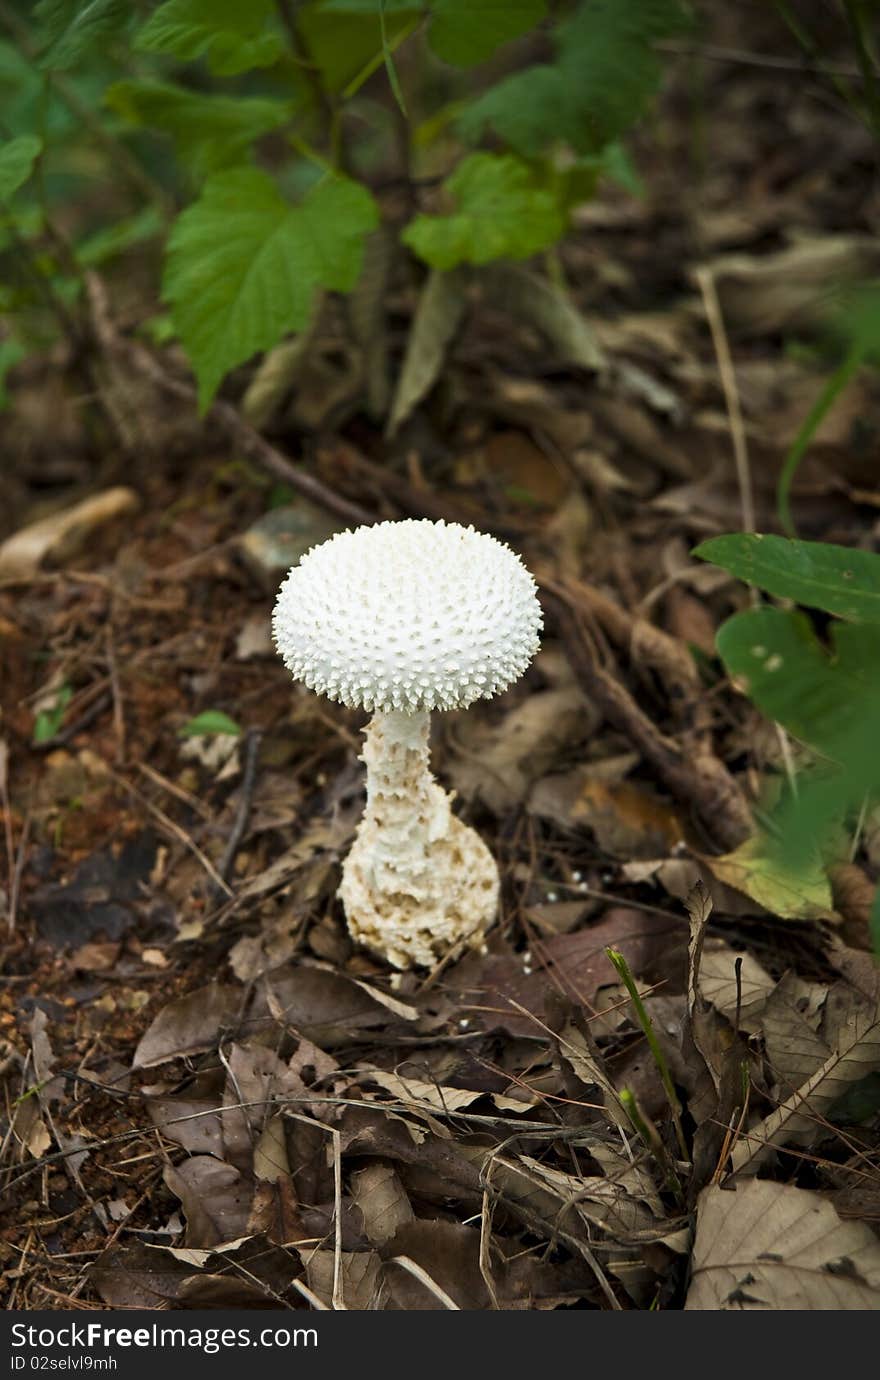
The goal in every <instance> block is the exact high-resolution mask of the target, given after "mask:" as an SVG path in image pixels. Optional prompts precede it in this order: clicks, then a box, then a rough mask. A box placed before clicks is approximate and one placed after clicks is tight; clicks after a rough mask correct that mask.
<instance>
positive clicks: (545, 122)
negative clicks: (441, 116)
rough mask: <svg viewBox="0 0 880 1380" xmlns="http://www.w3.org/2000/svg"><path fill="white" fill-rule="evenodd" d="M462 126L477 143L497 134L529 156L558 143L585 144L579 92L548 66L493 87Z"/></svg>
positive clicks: (463, 116) (462, 120)
mask: <svg viewBox="0 0 880 1380" xmlns="http://www.w3.org/2000/svg"><path fill="white" fill-rule="evenodd" d="M457 125H458V128H459V130H460V132H461V134H462V136H463V137H464V138H465V139H468V140H469V141H470V142H471V143H478V142H479V140H480V139H482V137H483V135H484V133H485V132H486V130H487V129H493V130H494V131H495V133H496V134H499V135H500V136H501V138H502V139H504V140H505V141H506V142H507V143H508V144H509V145H510V147H511V148H512V149H515V150H516V151H517V153H522V154H525V155H526V157H534V156H535V155H536V154H539V153H540V152H541V151H542V149H544V148H545V147H546V146H547V145H548V144H550V143H556V142H557V141H558V142H561V143H565V144H571V145H572V147H573V148H580V147H582V145H583V143H584V119H583V115H582V113H581V111H580V109H579V107H578V103H577V99H576V95H575V92H574V91H573V90H572V89H571V88H570V87H569V86H568V84H567V82H566V80H565V77H564V75H563V74H562V72H561V71H560V70H559V68H558V67H551V66H549V65H548V64H545V63H541V64H538V65H537V66H535V67H527V68H526V70H525V71H524V72H515V73H514V75H513V76H511V77H507V78H505V79H504V80H503V81H499V82H496V83H495V85H494V86H490V87H489V89H488V91H486V92H485V93H484V94H483V95H482V96H478V97H477V99H476V100H475V101H472V102H471V104H470V105H469V106H467V107H466V108H465V109H464V110H463V111H462V113H461V115H460V116H459V118H458V121H457Z"/></svg>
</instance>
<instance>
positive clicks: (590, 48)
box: [459, 0, 690, 155]
mask: <svg viewBox="0 0 880 1380" xmlns="http://www.w3.org/2000/svg"><path fill="white" fill-rule="evenodd" d="M689 24H690V16H689V14H688V11H687V9H686V8H685V6H684V5H683V4H681V3H680V0H586V2H585V3H583V4H582V5H581V6H580V7H579V8H578V10H577V11H576V13H575V14H574V15H573V16H572V17H571V18H570V19H568V20H566V21H565V22H564V23H562V24H560V25H559V26H558V27H557V28H556V29H555V31H554V42H555V47H556V54H557V55H556V60H555V62H554V63H553V64H541V65H539V66H536V67H531V68H527V69H526V70H525V71H524V72H519V73H516V74H514V75H513V76H511V77H508V78H507V79H506V80H504V81H501V82H498V83H497V84H496V85H495V86H492V87H490V89H489V90H488V91H486V92H485V93H484V94H483V95H481V96H478V97H477V99H476V100H475V101H474V102H473V103H472V104H471V106H470V107H469V109H468V110H466V111H465V112H464V113H463V115H462V117H461V119H460V122H459V127H460V129H461V131H462V133H463V134H464V136H465V137H466V138H468V139H470V140H474V141H475V140H477V139H479V138H481V137H482V135H483V133H484V132H485V130H486V128H487V127H491V128H492V129H494V130H495V132H496V134H498V135H500V136H501V138H502V139H504V140H506V142H507V143H508V144H509V145H510V146H511V148H514V149H516V150H517V151H518V152H519V153H523V154H526V155H533V154H536V153H538V152H540V150H541V149H543V148H544V147H546V146H547V145H548V144H553V143H557V142H563V143H567V144H570V145H571V146H572V147H573V148H575V149H577V150H578V151H580V152H582V153H596V152H598V150H599V149H601V148H602V147H603V145H605V144H607V143H608V142H610V141H611V140H612V139H616V138H617V137H618V136H619V135H620V134H622V133H623V132H624V131H625V130H627V129H628V128H629V127H630V126H631V125H633V124H635V122H636V121H637V120H638V119H640V118H641V116H642V115H644V113H645V111H646V110H647V108H648V106H649V104H650V102H651V101H652V100H653V98H654V96H655V95H656V93H657V88H658V87H659V84H660V78H661V76H662V70H663V69H662V61H661V58H660V56H659V54H658V53H657V51H656V48H655V44H656V42H657V41H658V40H659V39H662V38H669V37H671V36H673V35H674V34H677V33H681V32H682V31H683V30H685V29H686V28H687V27H688V26H689Z"/></svg>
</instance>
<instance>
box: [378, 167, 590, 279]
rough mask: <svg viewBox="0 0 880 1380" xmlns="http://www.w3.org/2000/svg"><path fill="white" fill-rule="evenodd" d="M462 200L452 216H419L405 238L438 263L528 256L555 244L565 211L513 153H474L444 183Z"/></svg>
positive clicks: (421, 254)
mask: <svg viewBox="0 0 880 1380" xmlns="http://www.w3.org/2000/svg"><path fill="white" fill-rule="evenodd" d="M444 188H445V190H446V191H447V192H448V193H450V195H452V196H453V197H454V198H455V200H456V202H457V203H458V205H457V209H456V210H455V211H453V212H452V213H451V214H450V215H448V216H425V215H420V216H416V217H415V219H414V220H412V221H410V223H409V225H407V227H406V228H405V230H404V231H403V234H402V236H401V238H402V239H403V240H404V242H405V243H406V244H408V245H409V246H410V248H411V249H413V250H415V252H416V254H418V255H419V257H420V258H422V259H424V260H425V262H426V263H429V264H430V265H431V267H432V268H442V269H449V268H455V267H456V265H458V264H461V263H470V264H486V263H490V262H492V260H494V259H504V258H508V259H527V258H529V257H530V255H532V254H536V253H537V252H538V251H539V250H541V249H546V248H547V246H548V245H551V244H555V242H556V241H557V240H558V239H559V238H560V237H561V235H562V234H563V231H564V229H565V217H564V216H563V213H562V212H561V210H560V209H559V206H558V205H557V203H556V200H555V198H554V197H553V196H552V195H551V194H550V193H549V192H547V191H544V190H542V189H541V188H540V187H538V186H537V185H536V183H535V181H534V178H533V175H532V171H531V169H530V168H529V167H528V166H527V165H526V164H525V163H522V162H521V161H520V160H519V159H518V158H514V157H512V156H511V155H510V154H507V155H504V156H503V157H499V156H498V155H497V154H493V153H473V154H471V155H470V157H468V158H465V159H463V160H462V162H461V163H459V165H458V167H457V168H456V169H455V172H454V173H453V174H452V175H451V177H449V178H447V180H446V182H445V183H444Z"/></svg>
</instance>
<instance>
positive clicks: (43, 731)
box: [33, 685, 73, 743]
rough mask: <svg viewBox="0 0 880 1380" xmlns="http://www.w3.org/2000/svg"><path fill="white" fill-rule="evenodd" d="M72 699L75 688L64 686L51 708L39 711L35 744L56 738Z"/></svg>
mask: <svg viewBox="0 0 880 1380" xmlns="http://www.w3.org/2000/svg"><path fill="white" fill-rule="evenodd" d="M72 699H73V686H72V685H62V686H61V688H60V689H59V691H58V693H57V694H56V696H55V701H54V703H53V704H52V705H51V707H49V708H48V709H41V710H40V711H39V713H38V714H37V717H36V719H35V720H34V736H33V741H34V742H35V743H47V742H48V741H49V739H50V738H54V737H55V734H56V733H57V732H58V731H59V729H60V728H61V725H62V723H63V722H64V715H65V713H66V711H67V706H68V705H69V704H70V701H71V700H72Z"/></svg>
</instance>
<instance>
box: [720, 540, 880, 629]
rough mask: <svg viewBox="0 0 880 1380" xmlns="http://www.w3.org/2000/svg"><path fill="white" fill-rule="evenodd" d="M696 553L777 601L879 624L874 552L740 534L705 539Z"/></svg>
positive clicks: (879, 565) (878, 570)
mask: <svg viewBox="0 0 880 1380" xmlns="http://www.w3.org/2000/svg"><path fill="white" fill-rule="evenodd" d="M694 555H695V556H699V557H700V559H701V560H704V561H712V563H713V564H714V565H720V566H721V567H722V569H723V570H729V571H730V573H731V575H735V576H736V577H737V579H739V580H745V582H746V584H749V585H756V586H757V587H758V589H765V590H767V592H768V593H770V594H775V595H777V597H779V598H782V599H793V600H795V602H796V603H798V604H805V605H806V606H807V607H808V608H813V609H824V611H825V612H826V613H835V614H837V616H838V617H839V618H849V619H854V620H856V621H860V622H863V623H880V556H878V555H876V554H875V553H874V552H871V551H856V550H854V549H852V548H851V547H848V546H832V545H831V544H830V543H828V542H821V541H791V540H789V539H788V538H787V537H775V536H759V535H749V534H747V533H741V534H735V535H732V536H726V537H713V538H712V539H711V540H710V541H704V542H703V543H702V544H701V545H700V546H698V547H697V548H696V550H695V551H694Z"/></svg>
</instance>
